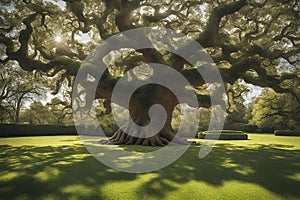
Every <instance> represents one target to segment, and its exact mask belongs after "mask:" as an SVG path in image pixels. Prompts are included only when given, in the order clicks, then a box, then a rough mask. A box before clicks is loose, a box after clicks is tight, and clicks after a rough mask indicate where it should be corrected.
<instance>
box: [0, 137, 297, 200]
mask: <svg viewBox="0 0 300 200" xmlns="http://www.w3.org/2000/svg"><path fill="white" fill-rule="evenodd" d="M202 141H203V140H198V142H200V144H201V142H202ZM115 147H116V146H110V147H109V148H115ZM0 148H1V151H0V169H1V170H0V198H1V199H122V200H123V199H234V200H235V199H247V200H248V199H255V200H256V199H272V200H273V199H300V137H286V136H274V135H269V134H263V135H260V134H249V140H235V141H218V143H217V145H216V146H215V147H214V149H213V151H212V152H210V154H208V156H206V157H205V158H203V159H199V158H198V152H199V146H191V147H190V148H189V149H188V151H187V152H186V153H185V154H184V155H183V156H182V157H181V158H180V159H179V160H177V161H176V162H174V163H173V164H171V165H170V166H168V167H166V168H163V169H160V170H158V171H155V172H151V173H146V174H130V173H125V172H119V171H116V170H113V169H110V168H108V167H106V166H104V165H103V164H101V163H100V162H99V161H98V160H96V159H95V158H94V157H93V156H91V155H90V154H89V153H88V152H87V150H86V149H85V147H84V146H83V145H82V143H81V141H80V140H79V138H78V137H76V136H44V137H18V138H0ZM118 148H126V150H132V151H140V150H141V149H142V148H144V149H146V150H149V149H151V150H155V149H157V148H156V147H142V146H120V147H118Z"/></svg>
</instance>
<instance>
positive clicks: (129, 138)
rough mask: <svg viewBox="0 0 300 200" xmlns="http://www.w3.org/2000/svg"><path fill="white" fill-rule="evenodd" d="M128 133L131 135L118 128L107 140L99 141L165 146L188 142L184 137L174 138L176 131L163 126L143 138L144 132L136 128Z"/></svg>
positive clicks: (104, 142)
mask: <svg viewBox="0 0 300 200" xmlns="http://www.w3.org/2000/svg"><path fill="white" fill-rule="evenodd" d="M127 130H128V129H127ZM131 131H132V130H131ZM130 133H131V135H129V134H127V133H125V132H124V131H123V130H122V129H118V130H117V131H116V132H115V133H114V135H113V136H112V137H111V138H109V139H108V140H101V141H100V143H101V144H115V145H120V144H125V145H143V146H165V145H167V144H169V143H170V142H172V143H175V144H185V145H186V144H188V142H187V140H185V139H182V138H175V134H176V133H175V132H174V131H173V130H171V129H169V128H163V129H162V130H161V131H160V132H159V133H157V134H156V135H154V136H151V137H148V138H145V134H143V133H140V132H138V131H137V130H135V131H134V132H130ZM139 136H140V137H139Z"/></svg>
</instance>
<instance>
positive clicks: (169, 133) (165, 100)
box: [101, 85, 187, 146]
mask: <svg viewBox="0 0 300 200" xmlns="http://www.w3.org/2000/svg"><path fill="white" fill-rule="evenodd" d="M150 90H151V91H149V88H148V89H147V90H140V91H139V90H138V91H137V92H136V93H135V94H134V95H133V96H132V98H131V101H130V104H129V112H130V116H131V118H132V121H133V123H135V124H137V125H139V126H146V125H148V124H149V123H150V117H149V109H150V107H151V106H152V105H154V104H160V105H162V106H163V107H164V109H165V111H166V114H167V119H166V122H165V124H164V125H163V128H162V129H161V130H160V131H159V132H158V133H156V134H155V135H152V136H150V137H147V133H146V132H145V130H141V129H136V128H135V127H134V126H133V124H132V123H127V124H126V125H124V127H122V129H121V128H119V129H118V130H117V131H116V132H115V133H114V134H113V136H112V137H111V138H109V140H106V141H104V140H103V141H101V143H102V144H127V145H128V144H131V145H145V146H165V145H167V144H168V143H169V142H172V143H178V144H187V141H186V140H185V139H182V138H180V139H179V138H174V137H175V134H176V132H175V131H174V130H173V128H172V125H171V121H172V113H173V110H174V108H175V106H176V105H177V104H178V101H177V98H176V97H175V96H174V94H173V93H172V92H170V91H169V90H168V89H166V88H164V87H162V86H157V85H156V86H153V85H152V88H151V89H150ZM149 93H151V94H150V95H149ZM149 96H151V97H149ZM143 97H144V98H143ZM124 130H126V131H124ZM133 135H134V136H133Z"/></svg>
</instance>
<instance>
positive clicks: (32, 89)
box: [0, 62, 43, 124]
mask: <svg viewBox="0 0 300 200" xmlns="http://www.w3.org/2000/svg"><path fill="white" fill-rule="evenodd" d="M0 75H1V79H2V83H1V90H2V92H1V97H0V107H1V112H2V113H3V114H5V113H6V114H7V115H9V116H10V118H11V122H13V123H15V124H18V123H19V118H20V111H21V108H22V107H23V106H24V104H25V103H26V101H30V100H33V99H37V98H38V97H39V96H41V94H42V91H43V88H42V87H41V84H40V83H39V81H38V79H36V78H35V76H34V74H33V73H29V72H26V71H24V70H22V69H20V68H19V67H18V66H17V64H16V63H13V62H9V63H7V64H5V65H2V67H1V69H0Z"/></svg>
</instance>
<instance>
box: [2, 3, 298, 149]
mask: <svg viewBox="0 0 300 200" xmlns="http://www.w3.org/2000/svg"><path fill="white" fill-rule="evenodd" d="M64 2H65V4H66V6H65V8H60V7H58V6H57V5H55V4H53V3H51V2H44V1H41V0H32V1H11V2H9V3H8V2H7V4H12V3H13V5H14V6H13V9H12V10H11V11H8V9H7V8H5V7H4V6H3V7H2V8H1V15H2V17H1V18H0V20H1V23H0V24H1V29H0V30H1V33H0V43H1V44H2V46H3V50H2V51H1V52H4V55H3V56H2V58H3V59H2V61H1V62H2V63H7V62H8V61H9V60H16V61H17V62H18V63H19V65H20V67H21V68H23V69H24V70H26V71H41V72H43V73H44V74H45V75H46V76H57V78H58V81H57V84H56V90H58V88H59V87H60V86H61V85H62V83H63V82H64V81H65V80H67V81H68V82H69V85H70V86H71V84H72V79H73V77H74V76H75V75H76V72H77V71H78V69H79V67H80V65H81V63H82V61H83V60H84V59H85V58H86V56H87V55H88V54H89V52H90V51H91V49H93V48H94V47H95V45H97V44H99V43H101V42H102V41H103V40H105V39H107V38H108V37H110V36H112V35H114V34H116V33H118V32H121V31H126V30H130V29H133V28H136V27H145V26H150V27H154V26H158V27H167V28H171V29H174V30H177V31H179V32H182V33H184V34H187V35H188V36H190V37H192V38H193V39H195V40H196V41H197V42H199V43H200V44H201V45H202V46H203V47H204V48H205V49H206V51H207V52H208V53H209V54H210V55H211V57H212V58H213V60H214V62H215V63H216V64H217V66H218V68H219V71H220V73H221V75H222V78H223V80H224V82H225V83H226V84H227V83H228V84H231V85H233V84H234V83H235V82H236V81H237V80H239V79H242V80H244V81H245V82H247V83H251V84H253V85H257V86H260V87H270V88H273V90H274V91H275V92H277V93H289V94H291V95H292V96H293V98H295V99H296V100H297V101H298V102H300V98H299V94H298V92H297V91H296V90H295V89H294V88H290V87H288V86H286V85H285V82H286V81H289V80H290V81H294V80H297V79H299V75H298V74H297V73H295V71H294V70H295V68H297V66H298V65H299V57H300V56H299V30H300V29H299V23H300V20H299V3H298V1H297V0H284V1H282V0H270V1H256V0H230V1H228V0H218V1H213V2H212V1H208V0H201V1H196V0H195V1H186V2H182V1H181V0H173V1H166V2H161V1H156V0H146V1H137V0H131V1H129V0H110V1H107V0H103V1H92V0H89V1H88V0H86V1H83V0H82V1H80V0H64ZM84 36H85V37H88V41H83V38H84ZM131 51H132V50H130V52H131ZM130 52H128V51H124V50H119V51H118V50H117V51H116V52H115V53H118V54H121V55H122V61H121V60H114V62H110V63H109V64H108V70H106V72H105V73H104V76H103V77H102V78H101V80H100V82H99V84H98V88H97V93H96V97H95V98H97V99H108V100H110V98H111V94H112V89H113V88H114V85H115V83H116V82H117V81H118V80H119V78H120V75H121V74H122V73H124V72H126V71H128V70H129V69H132V68H134V67H135V66H137V65H140V64H141V63H157V62H158V63H163V64H166V65H168V66H171V67H173V68H174V69H176V70H177V71H179V72H180V73H182V74H183V75H184V76H185V77H186V79H187V80H188V81H189V82H190V84H191V85H192V86H193V87H194V90H195V91H196V93H197V94H198V99H199V104H200V107H205V108H208V107H210V106H211V105H210V98H209V96H207V95H206V94H207V93H205V92H203V91H204V90H205V88H206V87H205V82H204V80H203V78H202V77H201V76H200V75H197V74H198V72H197V69H195V67H193V66H190V65H189V63H188V62H187V61H186V60H185V59H183V58H181V57H179V56H176V55H173V54H171V53H169V52H161V51H158V50H154V49H143V50H139V51H133V53H130ZM112 53H114V52H112ZM283 62H286V63H288V64H289V65H290V66H291V67H290V69H289V70H288V71H282V70H280V69H279V68H280V66H281V64H282V63H283ZM95 67H97V66H95ZM200 67H205V66H200ZM205 70H208V71H209V70H213V69H211V68H207V69H205ZM115 72H118V73H115ZM89 75H90V76H92V77H93V73H90V74H89ZM133 76H136V77H137V78H139V77H138V76H137V74H133ZM149 76H150V75H149ZM212 83H213V80H212ZM149 94H151V95H149ZM145 99H147V101H144V100H145ZM108 102H109V101H108ZM115 103H117V102H115ZM157 103H158V104H161V105H163V106H164V108H165V109H166V112H167V121H166V123H165V125H164V128H163V129H162V130H161V131H160V132H159V133H158V134H156V135H154V136H153V137H151V138H146V139H142V138H135V137H133V136H130V135H128V134H127V133H125V132H123V131H122V130H121V129H119V130H117V131H116V133H115V134H114V135H113V137H112V138H111V139H110V143H113V144H143V145H165V144H167V143H168V142H169V141H171V139H172V138H174V135H175V132H174V130H173V128H172V125H171V119H172V112H173V110H174V108H175V107H176V106H177V104H178V101H177V99H176V98H175V96H174V94H172V92H171V91H169V90H168V89H166V88H165V87H161V86H158V85H151V86H145V87H144V88H141V89H140V90H139V91H137V92H136V93H135V94H134V95H133V97H132V99H131V104H130V106H129V108H128V109H129V110H130V114H131V116H132V118H133V120H134V122H135V123H137V124H139V125H145V124H147V123H148V121H149V116H148V114H147V113H148V110H149V108H150V106H151V105H153V104H157ZM108 110H110V109H109V108H108ZM141 113H144V114H141ZM128 126H129V127H128V128H129V129H130V126H131V125H130V124H129V125H128ZM175 142H183V141H175Z"/></svg>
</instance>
